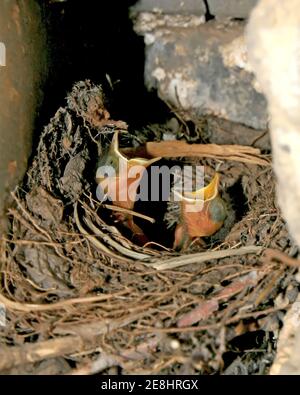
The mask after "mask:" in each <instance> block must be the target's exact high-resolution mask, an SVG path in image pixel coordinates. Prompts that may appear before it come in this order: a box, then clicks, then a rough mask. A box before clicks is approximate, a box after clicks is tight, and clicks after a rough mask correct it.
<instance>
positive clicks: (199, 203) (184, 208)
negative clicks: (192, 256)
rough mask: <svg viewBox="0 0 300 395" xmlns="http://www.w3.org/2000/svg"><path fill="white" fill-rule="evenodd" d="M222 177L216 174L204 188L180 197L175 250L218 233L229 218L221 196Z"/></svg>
mask: <svg viewBox="0 0 300 395" xmlns="http://www.w3.org/2000/svg"><path fill="white" fill-rule="evenodd" d="M219 182H220V175H219V173H215V175H214V177H213V179H212V180H211V182H210V183H209V184H208V185H207V186H206V187H204V188H201V189H198V190H196V191H193V192H186V193H184V194H183V195H180V194H178V193H177V195H179V197H180V221H179V224H178V225H177V227H176V230H175V241H174V248H176V249H182V248H186V247H187V246H188V245H189V244H190V242H191V241H192V240H193V239H195V238H197V237H207V236H211V235H213V234H214V233H216V232H217V231H218V230H219V229H220V228H221V227H222V226H223V223H224V220H225V218H226V216H227V214H226V205H225V202H224V201H223V199H222V198H221V197H220V195H219V191H218V188H219Z"/></svg>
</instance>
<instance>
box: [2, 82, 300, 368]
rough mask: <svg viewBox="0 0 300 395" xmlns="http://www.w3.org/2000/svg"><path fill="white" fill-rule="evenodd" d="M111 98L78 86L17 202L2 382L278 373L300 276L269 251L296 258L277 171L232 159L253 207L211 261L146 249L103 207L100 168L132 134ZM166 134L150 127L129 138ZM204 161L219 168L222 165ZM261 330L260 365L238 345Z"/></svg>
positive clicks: (226, 170) (230, 173)
mask: <svg viewBox="0 0 300 395" xmlns="http://www.w3.org/2000/svg"><path fill="white" fill-rule="evenodd" d="M103 97H104V96H103V92H102V90H101V87H98V86H95V85H93V84H91V83H90V82H89V81H86V82H81V83H79V84H77V85H76V86H75V87H74V89H73V91H72V92H71V94H70V95H69V97H68V100H67V105H66V107H64V108H60V109H59V110H58V111H57V113H56V114H55V116H54V117H53V118H52V119H51V121H50V123H49V125H48V126H47V127H46V128H45V129H44V131H43V133H42V134H41V138H40V142H39V145H38V147H37V151H36V155H35V156H34V159H33V161H32V163H31V166H30V168H29V170H28V174H27V176H26V179H25V180H24V183H23V185H22V188H19V189H18V190H17V191H16V192H14V194H13V198H14V202H15V203H14V205H13V207H11V208H10V210H9V213H8V214H9V217H10V220H11V230H10V233H9V234H8V235H7V236H6V237H4V238H3V240H2V242H1V243H2V244H1V294H0V302H1V303H2V304H3V306H5V309H6V322H5V325H3V326H2V327H1V326H0V342H1V344H2V346H3V347H2V349H1V351H0V371H3V372H10V373H14V372H24V371H26V369H27V370H28V369H29V370H30V369H31V371H33V372H42V373H45V372H46V373H47V372H51V373H53V372H54V373H65V372H71V371H72V368H71V364H70V363H69V362H70V361H72V366H75V371H76V372H77V373H78V372H81V373H93V372H96V371H98V372H99V371H108V372H110V373H113V372H115V371H114V370H113V369H114V367H119V368H121V369H122V372H124V373H188V374H192V373H201V374H205V373H215V372H221V371H222V370H224V369H225V373H226V372H227V373H230V372H234V369H246V370H247V373H265V372H266V371H267V369H268V367H269V366H270V364H271V362H272V360H273V357H274V353H275V344H273V343H272V342H271V341H270V339H271V337H272V336H275V337H276V336H277V335H278V331H279V328H280V326H281V321H282V317H283V314H284V312H285V310H286V309H287V308H288V306H289V304H290V303H292V302H293V300H295V298H296V296H297V289H298V288H297V287H298V284H297V282H296V280H295V279H294V276H293V271H294V270H295V269H293V268H292V269H290V268H287V267H286V266H285V265H284V264H282V260H284V259H283V258H282V257H281V259H278V257H277V259H274V256H272V255H270V254H269V255H267V256H266V255H263V254H262V252H263V250H265V249H268V251H271V249H273V250H274V249H277V250H280V251H283V252H285V253H287V254H289V255H293V251H294V249H295V247H294V246H293V244H292V242H291V240H290V239H289V237H288V234H287V231H286V227H285V224H284V221H283V220H282V218H281V215H280V212H279V210H278V207H277V205H276V203H275V194H274V193H275V187H274V185H275V183H274V177H273V173H272V169H271V167H270V166H262V165H257V164H251V163H243V162H239V161H237V160H234V161H233V160H224V162H223V163H222V166H221V167H220V170H219V171H220V173H221V179H222V189H223V190H224V191H231V195H232V196H233V197H234V196H236V195H238V197H237V201H235V202H234V201H233V203H232V204H233V209H235V210H236V207H235V206H238V205H239V200H240V198H241V196H243V199H244V202H243V209H242V210H240V211H239V212H238V214H237V215H236V216H235V223H234V224H233V223H231V224H230V229H228V230H227V232H226V234H224V235H223V238H222V239H219V240H218V241H217V242H216V241H213V242H212V243H210V244H209V245H208V249H207V250H206V251H204V252H197V249H196V250H195V249H193V248H192V249H191V250H189V251H187V252H186V253H184V254H178V253H175V252H173V251H172V250H171V249H170V248H165V247H163V246H159V245H157V244H156V245H155V246H146V247H139V246H136V245H135V244H134V243H133V242H132V241H130V240H128V239H127V238H126V237H125V236H124V234H122V232H121V231H120V229H119V228H118V227H117V226H116V224H114V223H113V222H107V221H105V218H108V216H107V215H106V216H105V215H104V216H103V215H102V214H103V212H104V211H105V209H104V208H103V206H102V205H101V204H100V203H99V202H97V201H96V200H95V194H94V191H95V190H96V186H95V184H94V172H95V166H96V158H97V156H98V155H99V154H101V150H102V149H103V147H104V146H105V145H107V144H108V143H109V139H108V138H107V136H108V134H111V133H113V131H114V130H115V128H118V127H121V128H124V127H125V125H124V123H120V122H114V121H111V120H110V119H109V114H108V112H107V110H106V109H105V107H104V103H105V100H104V99H103ZM147 133H148V135H147ZM163 133H164V129H163V128H162V129H161V131H160V130H159V128H157V129H155V132H153V130H151V129H150V132H147V129H145V131H143V132H139V133H138V132H134V133H131V134H130V133H128V134H127V135H126V137H125V140H124V141H126V139H128V140H127V141H128V142H131V143H132V145H133V146H134V145H135V146H137V145H139V144H141V143H144V142H145V141H147V139H148V140H156V141H160V140H161V139H162V137H163ZM197 160H199V159H197ZM201 163H203V164H205V166H206V167H207V169H208V171H213V169H214V168H215V161H214V159H203V160H202V162H201ZM209 169H210V170H209ZM233 200H234V199H233ZM145 257H146V258H145ZM252 332H255V333H259V334H260V335H263V340H262V341H261V344H260V345H259V346H257V347H259V350H257V351H256V354H255V358H254V357H253V355H252V357H251V358H249V357H248V355H247V354H243V350H242V349H239V351H238V352H237V353H238V356H239V358H240V355H242V357H241V358H242V359H241V360H237V359H236V358H233V357H232V355H231V354H230V353H231V352H232V350H233V349H234V347H238V346H234V344H235V343H234V342H235V341H237V340H236V339H238V338H241V337H243V336H244V335H246V334H249V333H252ZM257 347H256V348H257ZM12 349H13V350H14V352H13V353H12V352H11V350H12ZM24 350H25V351H24ZM42 351H43V352H42ZM12 355H13V357H12ZM262 361H264V362H262ZM259 362H262V363H263V364H264V365H262V364H259ZM24 364H27V365H26V367H24ZM262 366H263V368H262ZM73 369H74V368H73ZM109 369H111V370H109ZM230 369H231V370H230Z"/></svg>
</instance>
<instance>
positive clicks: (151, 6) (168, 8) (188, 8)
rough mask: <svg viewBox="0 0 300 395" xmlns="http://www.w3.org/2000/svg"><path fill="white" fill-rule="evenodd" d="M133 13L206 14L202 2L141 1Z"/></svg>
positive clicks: (177, 0) (197, 0)
mask: <svg viewBox="0 0 300 395" xmlns="http://www.w3.org/2000/svg"><path fill="white" fill-rule="evenodd" d="M131 10H132V12H133V13H138V12H163V13H166V14H183V15H184V14H196V15H202V14H205V11H206V8H205V5H204V2H203V1H202V0H140V1H138V2H137V4H136V5H134V6H133V7H132V9H131Z"/></svg>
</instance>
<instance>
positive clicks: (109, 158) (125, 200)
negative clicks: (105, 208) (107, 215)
mask: <svg viewBox="0 0 300 395" xmlns="http://www.w3.org/2000/svg"><path fill="white" fill-rule="evenodd" d="M160 159H161V158H153V159H144V158H131V159H129V158H127V157H126V156H125V155H123V154H122V153H121V152H120V150H119V139H118V132H117V131H116V132H115V133H114V136H113V139H112V142H111V144H110V147H109V149H108V150H107V152H106V153H105V154H104V155H103V156H102V157H101V159H100V160H99V162H98V168H97V173H96V182H97V184H98V190H97V191H98V193H100V195H101V196H102V197H104V196H105V197H106V198H109V199H110V200H111V201H112V203H113V204H114V205H116V206H118V207H122V208H125V209H129V210H132V209H133V207H134V203H135V201H136V195H137V189H138V187H139V184H140V181H141V178H142V176H143V173H144V171H145V170H146V168H147V167H149V166H150V165H151V164H152V163H154V162H156V161H158V160H160ZM98 198H99V196H98ZM101 200H102V199H101ZM117 219H118V221H121V222H123V225H124V226H125V227H127V228H128V229H130V230H131V231H132V233H133V236H134V237H135V238H136V239H138V241H140V242H141V243H143V242H145V241H146V238H145V237H144V233H143V231H142V230H141V229H140V228H139V227H138V226H137V225H136V224H135V223H134V220H133V216H132V215H131V214H127V213H126V214H123V213H118V214H117Z"/></svg>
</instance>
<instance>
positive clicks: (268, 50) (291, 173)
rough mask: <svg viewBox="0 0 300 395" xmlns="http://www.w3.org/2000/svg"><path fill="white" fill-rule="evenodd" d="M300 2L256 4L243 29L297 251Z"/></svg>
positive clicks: (279, 190)
mask: <svg viewBox="0 0 300 395" xmlns="http://www.w3.org/2000/svg"><path fill="white" fill-rule="evenodd" d="M299 40H300V2H299V0H289V1H286V2H282V1H280V0H261V1H260V2H259V3H258V5H257V6H256V7H255V9H254V10H253V12H252V14H251V18H250V21H249V24H248V27H247V43H248V50H249V51H248V56H249V60H250V61H251V64H252V67H253V69H254V70H255V72H256V76H257V79H258V80H259V83H260V86H261V89H263V91H264V93H265V95H266V97H267V98H268V108H269V112H270V115H271V122H270V126H271V127H270V130H271V141H272V150H273V166H274V170H275V173H276V179H277V198H278V203H279V205H280V208H281V211H282V214H283V216H284V218H285V220H286V221H287V225H288V229H289V231H290V234H291V235H292V236H293V238H294V240H295V241H296V243H297V245H298V247H300V175H299V168H300V155H299V152H300V127H299V125H300V52H299Z"/></svg>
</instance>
